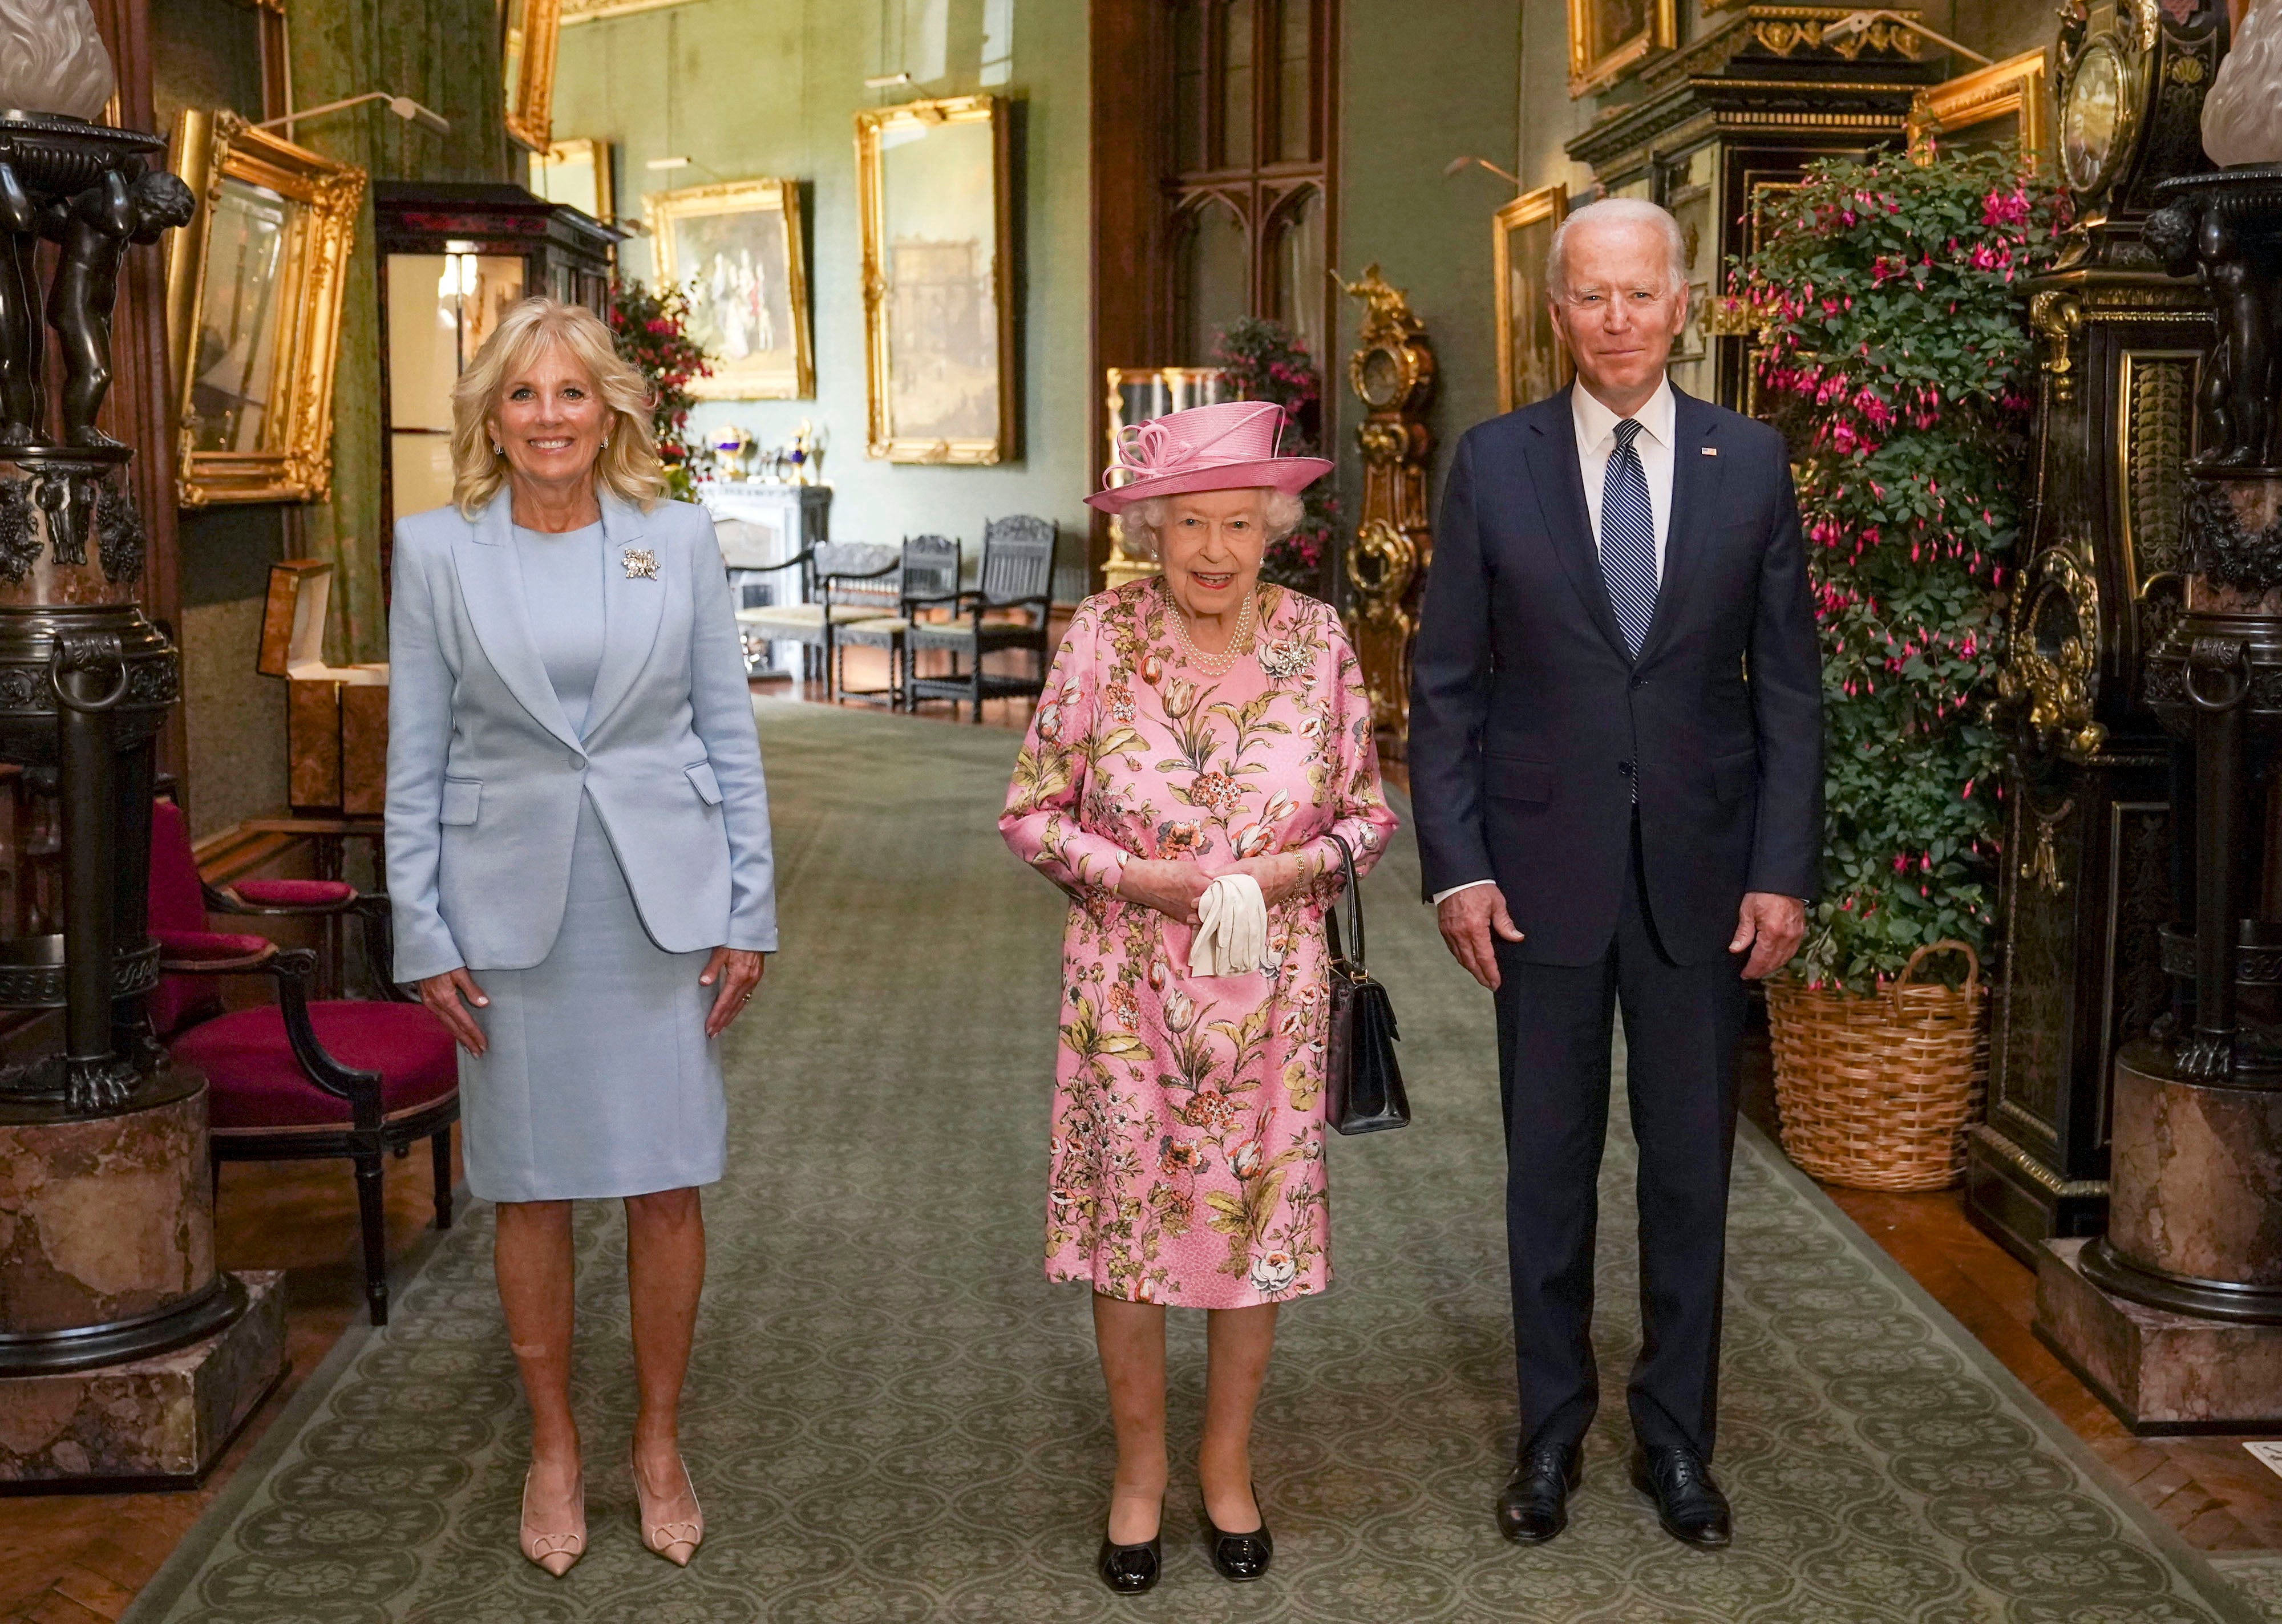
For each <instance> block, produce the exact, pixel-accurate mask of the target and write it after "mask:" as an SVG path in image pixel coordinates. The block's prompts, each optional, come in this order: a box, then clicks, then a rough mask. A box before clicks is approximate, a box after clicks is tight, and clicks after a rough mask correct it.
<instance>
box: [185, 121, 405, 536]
mask: <svg viewBox="0 0 2282 1624" xmlns="http://www.w3.org/2000/svg"><path fill="white" fill-rule="evenodd" d="M167 165H168V167H170V168H171V169H173V171H174V172H175V174H176V175H180V176H181V177H182V181H183V182H184V183H186V184H187V185H188V186H189V187H190V190H191V192H192V193H193V194H195V195H196V196H197V198H198V213H197V214H195V215H193V216H192V217H191V219H190V224H188V225H186V226H184V227H182V229H180V230H178V231H176V232H175V233H174V240H173V241H172V243H171V244H170V245H168V248H167V349H168V351H169V354H170V360H171V361H172V369H173V373H174V386H175V391H176V396H175V400H176V406H177V409H178V411H179V414H180V419H181V427H180V429H179V430H178V431H177V432H176V438H175V487H176V496H177V499H178V500H179V501H181V503H182V506H184V507H186V508H202V507H205V506H206V505H207V504H208V503H211V502H223V501H322V499H323V498H324V497H325V496H326V494H327V493H329V492H330V490H331V488H332V476H333V367H334V363H335V361H336V360H337V359H338V354H339V350H340V336H341V295H342V290H343V288H344V285H345V282H346V271H347V260H348V254H349V247H350V244H351V242H352V241H353V236H354V233H355V229H356V217H357V210H358V207H359V206H360V205H361V203H362V202H363V200H364V187H365V172H364V171H363V170H361V169H359V168H356V167H353V166H352V165H349V164H338V163H335V162H333V161H332V160H331V159H326V158H321V157H319V156H318V155H317V154H316V153H314V152H310V151H309V150H308V149H307V148H306V147H300V146H296V145H295V144H293V143H291V142H290V141H288V140H286V139H285V138H284V137H283V136H277V135H274V134H272V133H271V132H269V131H268V130H266V129H257V128H254V127H253V126H252V125H251V124H249V123H247V122H246V121H245V120H244V119H242V118H240V117H238V116H237V114H236V113H230V112H228V111H226V110H225V111H222V112H218V113H208V112H205V111H202V110H199V109H197V108H189V109H185V110H184V111H183V112H182V114H181V115H180V116H179V117H178V118H177V119H176V120H175V132H174V139H173V142H172V144H171V145H170V148H169V150H168V153H167Z"/></svg>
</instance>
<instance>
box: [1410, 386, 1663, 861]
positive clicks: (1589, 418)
mask: <svg viewBox="0 0 2282 1624" xmlns="http://www.w3.org/2000/svg"><path fill="white" fill-rule="evenodd" d="M1569 416H1570V420H1571V421H1572V423H1575V425H1576V429H1577V471H1578V472H1579V473H1580V474H1582V475H1583V476H1584V478H1585V512H1586V517H1587V519H1588V520H1589V521H1590V522H1591V524H1592V526H1593V541H1594V545H1595V547H1598V546H1599V545H1600V540H1601V491H1602V487H1603V486H1605V485H1606V484H1607V483H1608V478H1609V458H1610V457H1611V455H1614V454H1615V452H1616V449H1617V424H1618V423H1620V422H1622V421H1623V419H1621V418H1619V417H1618V416H1617V414H1616V413H1614V412H1612V411H1611V410H1610V409H1609V408H1607V407H1605V406H1603V405H1602V404H1601V402H1600V401H1599V400H1597V399H1595V396H1594V395H1593V392H1591V391H1590V390H1588V389H1587V388H1586V387H1585V385H1583V384H1581V383H1580V384H1579V385H1576V386H1575V387H1574V388H1572V390H1570V392H1569ZM1633 416H1634V418H1636V419H1637V420H1638V421H1639V423H1640V426H1641V431H1640V432H1639V433H1638V434H1635V435H1634V436H1633V449H1634V451H1635V452H1636V453H1638V454H1639V456H1640V460H1641V472H1642V473H1643V474H1645V475H1646V476H1647V477H1648V505H1649V512H1650V513H1651V514H1652V515H1653V516H1654V517H1655V520H1656V579H1657V583H1658V584H1659V585H1661V584H1662V582H1663V580H1664V541H1665V537H1666V536H1668V535H1669V534H1671V533H1672V447H1673V434H1674V431H1675V430H1674V424H1675V423H1676V422H1677V419H1678V416H1679V408H1677V407H1675V406H1674V405H1673V400H1672V380H1671V379H1670V378H1669V377H1666V378H1664V379H1663V380H1661V381H1660V382H1659V383H1658V384H1657V386H1656V392H1655V393H1654V394H1652V395H1650V396H1649V398H1648V400H1647V403H1646V404H1645V405H1643V406H1642V408H1640V410H1638V411H1637V412H1634V414H1633ZM1496 883H1497V882H1496V881H1494V880H1469V881H1468V882H1466V883H1465V884H1463V885H1454V886H1452V887H1451V888H1450V889H1449V890H1447V891H1437V892H1435V893H1434V901H1435V904H1436V905H1438V906H1439V905H1440V903H1441V901H1442V898H1443V897H1455V896H1456V895H1457V894H1458V893H1459V892H1460V891H1463V890H1471V889H1472V888H1473V887H1475V886H1477V885H1494V884H1496Z"/></svg>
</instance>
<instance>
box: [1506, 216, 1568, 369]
mask: <svg viewBox="0 0 2282 1624" xmlns="http://www.w3.org/2000/svg"><path fill="white" fill-rule="evenodd" d="M1568 213H1569V189H1568V188H1567V187H1566V186H1563V185H1558V184H1556V185H1552V186H1541V187H1539V188H1538V189H1537V190H1534V191H1525V192H1524V193H1522V194H1521V196H1519V197H1518V198H1515V199H1514V200H1513V201H1512V202H1510V203H1509V204H1507V205H1506V206H1504V207H1503V208H1502V209H1500V210H1498V212H1497V214H1496V215H1495V216H1494V221H1493V224H1492V227H1491V232H1492V235H1491V239H1490V260H1491V263H1492V264H1493V266H1494V268H1495V269H1496V274H1497V301H1496V306H1497V330H1498V346H1497V387H1498V410H1500V411H1502V412H1510V411H1512V410H1514V409H1516V408H1518V407H1524V406H1527V405H1528V404H1529V403H1530V402H1531V401H1533V400H1543V399H1544V398H1545V397H1546V396H1548V395H1549V394H1551V393H1552V392H1554V391H1555V390H1556V389H1560V388H1562V387H1563V386H1564V385H1566V384H1567V383H1568V382H1569V380H1570V378H1571V377H1572V367H1571V364H1570V361H1569V351H1568V347H1567V346H1565V345H1564V344H1563V343H1562V342H1561V338H1560V335H1559V334H1558V333H1556V331H1555V330H1554V327H1553V316H1552V313H1551V311H1549V310H1548V308H1547V307H1546V288H1545V256H1546V253H1547V252H1548V250H1550V249H1551V247H1552V245H1553V232H1554V229H1555V228H1556V227H1557V226H1559V225H1560V223H1561V221H1562V219H1563V218H1564V216H1565V215H1566V214H1568Z"/></svg>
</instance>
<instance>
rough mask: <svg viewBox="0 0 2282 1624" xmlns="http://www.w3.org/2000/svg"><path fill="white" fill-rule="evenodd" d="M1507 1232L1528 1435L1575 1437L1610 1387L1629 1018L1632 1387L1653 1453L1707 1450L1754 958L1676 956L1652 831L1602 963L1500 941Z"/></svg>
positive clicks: (1638, 1429) (1637, 1424) (1640, 1426)
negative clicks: (1604, 1279)
mask: <svg viewBox="0 0 2282 1624" xmlns="http://www.w3.org/2000/svg"><path fill="white" fill-rule="evenodd" d="M1500 949H1501V951H1500V953H1499V965H1498V967H1499V971H1500V977H1501V983H1502V984H1501V985H1500V987H1499V989H1498V992H1497V1016H1498V1061H1499V1065H1498V1070H1499V1080H1500V1091H1499V1092H1500V1098H1501V1103H1502V1106H1503V1107H1504V1114H1505V1140H1506V1243H1507V1247H1508V1251H1509V1256H1510V1264H1511V1269H1512V1274H1513V1328H1514V1352H1515V1356H1516V1361H1517V1369H1518V1375H1519V1378H1520V1388H1521V1438H1522V1447H1523V1448H1524V1449H1527V1448H1529V1447H1531V1446H1532V1445H1534V1444H1540V1443H1551V1444H1564V1445H1565V1444H1568V1443H1572V1442H1574V1441H1578V1440H1580V1439H1581V1438H1582V1437H1583V1436H1584V1435H1585V1430H1586V1428H1587V1426H1590V1425H1591V1423H1592V1419H1593V1412H1594V1410H1595V1408H1596V1407H1597V1405H1598V1403H1599V1401H1600V1385H1599V1378H1598V1374H1597V1372H1596V1371H1595V1365H1594V1361H1593V1343H1592V1325H1593V1249H1594V1239H1595V1232H1596V1229H1597V1226H1598V1218H1599V1201H1598V1198H1597V1183H1598V1178H1599V1174H1600V1168H1601V1150H1602V1145H1603V1141H1604V1140H1605V1138H1607V1134H1608V1123H1609V1071H1610V1063H1609V1062H1610V1037H1611V1017H1612V1015H1613V1014H1614V1012H1615V1010H1616V1009H1617V1008H1618V1006H1621V1007H1622V1008H1623V1010H1624V1017H1625V1046H1626V1054H1627V1061H1626V1070H1625V1084H1626V1094H1627V1095H1628V1096H1629V1101H1630V1106H1631V1111H1632V1125H1633V1135H1634V1138H1635V1139H1636V1140H1637V1141H1638V1143H1639V1146H1640V1172H1639V1180H1638V1186H1637V1188H1638V1193H1639V1206H1640V1280H1641V1329H1642V1343H1641V1352H1640V1357H1639V1359H1638V1360H1637V1361H1636V1362H1635V1363H1634V1366H1633V1375H1632V1383H1631V1387H1630V1389H1629V1393H1628V1399H1629V1408H1630V1410H1631V1412H1632V1422H1633V1430H1634V1434H1635V1435H1636V1436H1637V1437H1638V1438H1639V1439H1640V1441H1642V1443H1643V1444H1646V1445H1647V1446H1649V1448H1651V1449H1657V1448H1663V1447H1666V1446H1669V1445H1673V1444H1686V1445H1688V1446H1689V1447H1690V1448H1692V1449H1696V1451H1697V1452H1698V1453H1699V1454H1701V1455H1703V1456H1704V1457H1705V1458H1706V1459H1708V1458H1710V1457H1711V1446H1712V1434H1713V1430H1714V1411H1715V1410H1716V1409H1717V1407H1718V1403H1719V1310H1720V1290H1721V1271H1722V1270H1723V1268H1724V1266H1725V1263H1726V1255H1727V1173H1728V1163H1729V1161H1730V1159H1731V1157H1732V1155H1733V1153H1734V1149H1735V1045H1736V1043H1737V1040H1738V1039H1739V1038H1740V1037H1742V1035H1743V1011H1744V995H1743V975H1742V970H1743V964H1742V955H1740V954H1735V955H1730V954H1727V953H1722V954H1721V955H1720V956H1719V958H1718V959H1717V960H1714V961H1712V962H1711V963H1710V964H1695V965H1680V964H1674V963H1673V961H1672V960H1671V959H1670V957H1669V956H1667V955H1666V954H1665V952H1664V950H1663V947H1662V945H1661V944H1659V943H1658V941H1657V936H1656V928H1655V923H1654V921H1653V919H1652V918H1651V917H1650V914H1649V907H1648V900H1647V896H1646V893H1645V890H1643V888H1642V882H1641V862H1640V828H1639V824H1638V822H1637V820H1635V822H1634V828H1633V843H1632V859H1631V863H1630V866H1629V871H1628V872H1627V874H1626V878H1625V887H1624V904H1623V907H1622V909H1621V911H1620V913H1619V914H1618V921H1617V933H1616V937H1615V939H1614V940H1613V941H1612V942H1611V943H1610V944H1609V949H1608V952H1606V953H1605V954H1603V956H1602V959H1601V960H1600V962H1598V963H1597V964H1586V965H1557V964H1527V963H1524V962H1522V961H1521V960H1520V959H1519V957H1518V956H1517V953H1516V952H1515V951H1514V949H1513V948H1512V947H1511V946H1509V945H1507V944H1500Z"/></svg>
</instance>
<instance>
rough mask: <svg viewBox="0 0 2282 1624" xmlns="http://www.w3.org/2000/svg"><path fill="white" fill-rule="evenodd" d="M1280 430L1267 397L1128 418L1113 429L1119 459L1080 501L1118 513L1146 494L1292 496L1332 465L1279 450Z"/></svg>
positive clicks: (1277, 412)
mask: <svg viewBox="0 0 2282 1624" xmlns="http://www.w3.org/2000/svg"><path fill="white" fill-rule="evenodd" d="M1283 431H1284V408H1282V407H1280V406H1277V404H1276V403H1275V402H1274V401H1272V400H1223V401H1222V402H1221V403H1220V404H1219V405H1217V406H1192V407H1191V408H1189V409H1188V410H1187V411H1184V412H1168V413H1167V414H1166V415H1165V416H1162V417H1153V418H1151V419H1150V420H1149V421H1148V422H1146V423H1133V424H1130V425H1129V426H1128V427H1126V428H1123V429H1120V430H1119V431H1118V432H1117V444H1116V447H1115V451H1114V455H1115V456H1116V459H1117V460H1116V461H1115V462H1112V463H1111V464H1110V465H1109V467H1108V469H1107V470H1106V471H1105V472H1104V473H1103V474H1102V476H1101V489H1100V490H1098V491H1096V492H1095V493H1093V494H1092V495H1091V496H1089V497H1087V498H1086V499H1085V500H1086V501H1087V502H1088V503H1089V504H1091V506H1093V507H1096V508H1098V509H1101V510H1102V511H1103V512H1105V513H1122V512H1123V511H1124V510H1125V509H1127V508H1129V507H1130V506H1132V504H1133V503H1135V502H1137V501H1146V500H1148V499H1149V498H1150V497H1152V496H1178V495H1182V494H1184V493H1187V492H1191V491H1231V490H1242V489H1245V488H1246V487H1249V486H1270V487H1271V488H1273V489H1275V490H1278V491H1285V492H1289V493H1292V494H1293V495H1297V494H1298V493H1300V492H1301V491H1303V490H1305V489H1306V488H1307V487H1308V486H1311V485H1313V484H1314V483H1315V482H1316V480H1318V479H1320V478H1323V476H1324V475H1325V474H1327V473H1329V472H1331V463H1330V462H1327V461H1325V460H1324V459H1323V458H1322V457H1284V456H1277V455H1276V442H1277V439H1280V438H1281V437H1282V435H1283ZM1121 476H1122V481H1123V482H1122V484H1121V483H1119V480H1120V478H1121Z"/></svg>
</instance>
